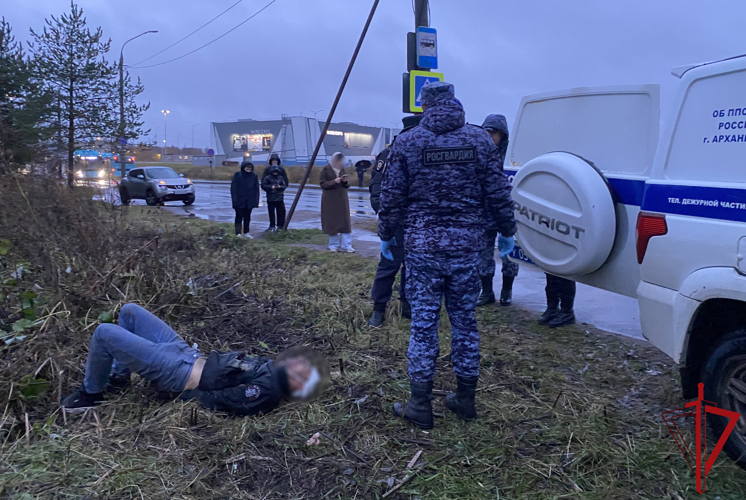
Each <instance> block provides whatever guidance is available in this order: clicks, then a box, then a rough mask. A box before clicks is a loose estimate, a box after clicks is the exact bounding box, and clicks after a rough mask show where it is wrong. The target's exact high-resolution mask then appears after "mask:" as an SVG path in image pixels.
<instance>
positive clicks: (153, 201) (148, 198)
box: [145, 189, 158, 207]
mask: <svg viewBox="0 0 746 500" xmlns="http://www.w3.org/2000/svg"><path fill="white" fill-rule="evenodd" d="M145 203H147V204H148V205H149V206H151V207H154V206H156V205H157V204H158V197H157V196H156V195H155V192H154V191H153V190H152V189H148V191H147V192H146V193H145Z"/></svg>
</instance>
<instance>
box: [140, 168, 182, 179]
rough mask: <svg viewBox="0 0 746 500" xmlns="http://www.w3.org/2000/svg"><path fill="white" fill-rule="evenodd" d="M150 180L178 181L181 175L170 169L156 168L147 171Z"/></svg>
mask: <svg viewBox="0 0 746 500" xmlns="http://www.w3.org/2000/svg"><path fill="white" fill-rule="evenodd" d="M146 172H147V174H148V178H150V179H178V178H179V174H177V173H176V171H175V170H174V169H172V168H169V167H155V168H149V169H147V170H146Z"/></svg>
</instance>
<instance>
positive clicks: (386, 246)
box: [381, 238, 396, 260]
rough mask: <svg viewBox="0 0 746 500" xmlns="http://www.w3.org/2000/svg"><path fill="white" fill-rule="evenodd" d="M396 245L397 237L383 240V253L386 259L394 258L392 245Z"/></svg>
mask: <svg viewBox="0 0 746 500" xmlns="http://www.w3.org/2000/svg"><path fill="white" fill-rule="evenodd" d="M395 246H396V238H391V239H390V240H389V241H382V242H381V255H383V258H384V259H386V260H394V255H393V254H392V253H391V247H395Z"/></svg>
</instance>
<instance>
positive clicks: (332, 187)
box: [320, 153, 355, 253]
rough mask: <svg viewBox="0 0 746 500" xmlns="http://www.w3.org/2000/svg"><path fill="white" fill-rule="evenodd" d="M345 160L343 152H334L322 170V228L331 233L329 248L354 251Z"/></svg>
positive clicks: (333, 250) (347, 251)
mask: <svg viewBox="0 0 746 500" xmlns="http://www.w3.org/2000/svg"><path fill="white" fill-rule="evenodd" d="M344 162H345V156H344V155H343V154H342V153H334V154H333V155H332V160H331V161H330V162H329V164H328V165H327V166H325V167H324V168H323V169H322V170H321V175H320V184H321V187H322V189H323V191H322V193H321V229H322V231H324V234H328V235H329V250H331V251H332V252H344V253H353V252H354V251H355V249H354V248H352V222H351V221H350V200H349V198H348V197H347V190H348V189H349V187H350V184H349V182H348V181H347V171H346V170H345V168H344Z"/></svg>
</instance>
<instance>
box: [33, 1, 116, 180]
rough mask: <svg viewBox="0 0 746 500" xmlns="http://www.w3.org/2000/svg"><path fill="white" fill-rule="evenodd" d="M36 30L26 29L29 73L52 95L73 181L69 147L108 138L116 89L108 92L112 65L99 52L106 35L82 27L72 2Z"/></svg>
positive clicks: (106, 47) (83, 21)
mask: <svg viewBox="0 0 746 500" xmlns="http://www.w3.org/2000/svg"><path fill="white" fill-rule="evenodd" d="M45 24H46V26H44V29H43V31H42V32H41V33H37V32H35V31H34V30H33V29H32V30H31V37H32V39H33V42H32V43H31V44H29V47H30V49H31V53H32V54H33V56H34V59H33V62H34V73H35V75H36V77H37V78H38V79H39V80H40V81H41V82H42V83H43V85H44V88H45V90H47V92H49V93H50V94H52V95H53V96H54V103H55V105H54V108H55V113H56V114H57V116H58V119H59V122H58V127H59V135H60V137H61V140H62V141H63V151H64V153H66V156H67V180H68V184H69V185H71V186H72V185H73V182H74V178H75V172H74V161H75V158H74V154H75V150H76V149H79V148H80V147H84V146H86V145H89V144H91V143H93V141H94V138H95V137H101V136H108V137H111V133H112V131H114V130H116V124H115V123H114V122H113V117H114V116H115V108H116V107H117V101H118V93H115V92H113V89H112V81H113V77H114V75H115V66H113V65H111V64H109V63H108V62H107V61H106V59H105V55H106V53H107V52H108V51H109V47H110V45H111V40H104V38H103V32H102V30H101V28H100V27H99V28H97V29H96V30H95V31H91V30H90V29H89V28H88V27H87V26H86V19H85V17H83V10H82V9H81V8H79V7H78V6H77V5H76V4H75V3H74V2H72V3H71V4H70V13H69V14H63V15H62V16H60V17H54V16H50V19H46V20H45Z"/></svg>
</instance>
